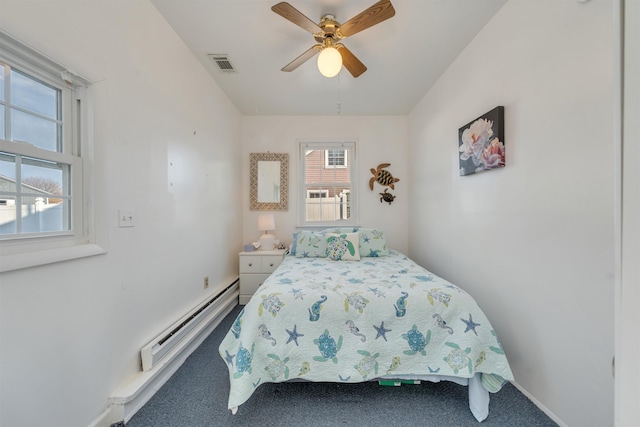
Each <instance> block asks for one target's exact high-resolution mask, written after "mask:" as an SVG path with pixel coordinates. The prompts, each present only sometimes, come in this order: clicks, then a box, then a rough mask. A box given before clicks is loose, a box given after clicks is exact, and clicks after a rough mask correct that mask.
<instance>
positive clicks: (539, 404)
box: [511, 381, 569, 427]
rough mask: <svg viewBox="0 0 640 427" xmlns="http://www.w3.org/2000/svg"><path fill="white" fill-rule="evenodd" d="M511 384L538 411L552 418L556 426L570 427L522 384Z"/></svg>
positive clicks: (513, 382)
mask: <svg viewBox="0 0 640 427" xmlns="http://www.w3.org/2000/svg"><path fill="white" fill-rule="evenodd" d="M511 384H513V386H514V387H515V388H517V389H518V391H519V392H520V393H522V394H524V395H525V396H526V397H527V398H528V399H529V400H530V401H532V402H533V404H534V405H536V406H537V407H538V409H540V410H541V411H542V412H544V413H545V414H546V415H547V416H548V417H549V418H551V419H552V420H553V421H554V422H555V423H556V424H558V425H559V426H560V427H569V425H568V424H567V423H565V422H564V421H562V420H561V419H560V418H558V416H557V415H556V414H554V413H553V412H552V411H551V410H550V409H549V408H547V407H546V406H544V405H543V404H542V402H540V401H539V400H538V399H536V398H535V397H533V396H532V395H531V393H529V392H528V391H527V390H526V389H525V388H524V387H522V386H521V385H520V384H518V383H517V382H515V381H512V382H511Z"/></svg>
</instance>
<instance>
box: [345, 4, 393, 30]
mask: <svg viewBox="0 0 640 427" xmlns="http://www.w3.org/2000/svg"><path fill="white" fill-rule="evenodd" d="M395 14H396V10H395V9H394V8H393V5H392V4H391V1H390V0H380V1H379V2H377V3H376V4H374V5H373V6H371V7H369V8H368V9H366V10H365V11H363V12H361V13H359V14H358V15H356V16H354V17H353V18H351V19H349V20H348V21H347V22H345V23H344V24H342V25H340V28H338V30H337V33H338V35H339V36H340V37H342V38H344V37H349V36H352V35H354V34H356V33H359V32H360V31H362V30H366V29H367V28H369V27H372V26H374V25H376V24H379V23H381V22H382V21H385V20H387V19H389V18H391V17H392V16H393V15H395Z"/></svg>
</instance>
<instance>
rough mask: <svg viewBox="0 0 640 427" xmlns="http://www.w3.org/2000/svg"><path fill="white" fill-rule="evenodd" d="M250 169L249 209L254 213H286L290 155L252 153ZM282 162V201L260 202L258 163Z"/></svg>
mask: <svg viewBox="0 0 640 427" xmlns="http://www.w3.org/2000/svg"><path fill="white" fill-rule="evenodd" d="M250 156H251V158H250V168H249V176H250V182H249V209H250V210H252V211H286V210H287V209H288V199H289V179H288V177H289V154H287V153H251V154H250ZM260 161H266V162H269V161H277V162H280V201H279V202H276V203H261V202H258V162H260Z"/></svg>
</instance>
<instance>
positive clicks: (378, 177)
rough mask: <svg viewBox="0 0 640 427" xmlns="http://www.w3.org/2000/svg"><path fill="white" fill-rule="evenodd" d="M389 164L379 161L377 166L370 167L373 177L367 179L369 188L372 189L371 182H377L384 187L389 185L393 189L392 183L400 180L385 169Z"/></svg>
mask: <svg viewBox="0 0 640 427" xmlns="http://www.w3.org/2000/svg"><path fill="white" fill-rule="evenodd" d="M389 166H391V163H380V164H379V165H378V167H377V168H375V169H373V168H371V173H372V174H373V178H371V179H370V180H369V188H370V189H371V191H373V183H374V182H378V184H380V185H383V186H385V187H390V188H391V189H392V190H395V187H394V185H393V184H394V183H396V182H398V181H400V179H399V178H394V177H393V175H391V172H389V171H388V170H385V168H387V167H389Z"/></svg>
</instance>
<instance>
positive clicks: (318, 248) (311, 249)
mask: <svg viewBox="0 0 640 427" xmlns="http://www.w3.org/2000/svg"><path fill="white" fill-rule="evenodd" d="M295 247H296V258H326V256H327V240H326V239H325V237H324V233H316V232H314V231H300V232H298V239H297V240H296V244H295Z"/></svg>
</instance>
